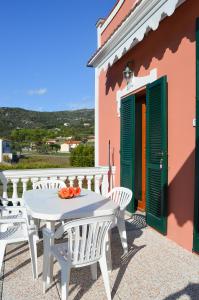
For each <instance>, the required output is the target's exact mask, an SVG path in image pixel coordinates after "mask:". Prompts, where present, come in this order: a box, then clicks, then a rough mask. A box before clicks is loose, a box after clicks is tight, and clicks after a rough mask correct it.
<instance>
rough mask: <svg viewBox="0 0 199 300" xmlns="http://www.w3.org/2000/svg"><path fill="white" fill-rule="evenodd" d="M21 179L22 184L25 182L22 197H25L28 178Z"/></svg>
mask: <svg viewBox="0 0 199 300" xmlns="http://www.w3.org/2000/svg"><path fill="white" fill-rule="evenodd" d="M21 181H22V184H23V192H22V197H23V195H24V193H25V191H27V183H28V178H23V179H21Z"/></svg>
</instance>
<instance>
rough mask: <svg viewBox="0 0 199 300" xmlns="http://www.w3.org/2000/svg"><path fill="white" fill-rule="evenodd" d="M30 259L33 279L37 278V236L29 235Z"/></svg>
mask: <svg viewBox="0 0 199 300" xmlns="http://www.w3.org/2000/svg"><path fill="white" fill-rule="evenodd" d="M29 247H30V258H31V262H32V272H33V278H34V279H37V278H38V270H37V236H36V235H35V234H34V233H32V234H30V235H29Z"/></svg>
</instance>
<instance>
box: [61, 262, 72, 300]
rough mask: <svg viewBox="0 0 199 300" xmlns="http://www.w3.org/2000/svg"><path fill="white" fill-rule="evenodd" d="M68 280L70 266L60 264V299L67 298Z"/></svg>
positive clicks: (65, 299)
mask: <svg viewBox="0 0 199 300" xmlns="http://www.w3.org/2000/svg"><path fill="white" fill-rule="evenodd" d="M69 281H70V266H69V265H68V264H62V265H61V300H67V299H68V290H69Z"/></svg>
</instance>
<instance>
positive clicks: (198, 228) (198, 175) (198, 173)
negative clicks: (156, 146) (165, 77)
mask: <svg viewBox="0 0 199 300" xmlns="http://www.w3.org/2000/svg"><path fill="white" fill-rule="evenodd" d="M193 250H194V251H197V252H199V18H198V19H197V21H196V152H195V206H194V235H193Z"/></svg>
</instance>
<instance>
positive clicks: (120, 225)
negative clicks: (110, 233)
mask: <svg viewBox="0 0 199 300" xmlns="http://www.w3.org/2000/svg"><path fill="white" fill-rule="evenodd" d="M117 227H118V230H119V235H120V239H121V243H122V247H123V250H124V254H126V253H128V244H127V235H126V226H125V220H124V219H118V222H117Z"/></svg>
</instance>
